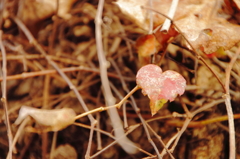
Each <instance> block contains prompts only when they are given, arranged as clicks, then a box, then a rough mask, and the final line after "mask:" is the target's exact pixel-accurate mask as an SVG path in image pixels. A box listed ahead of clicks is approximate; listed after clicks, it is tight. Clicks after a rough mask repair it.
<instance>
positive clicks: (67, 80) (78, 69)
mask: <svg viewBox="0 0 240 159" xmlns="http://www.w3.org/2000/svg"><path fill="white" fill-rule="evenodd" d="M98 3H99V2H98V1H97V0H69V1H67V2H63V1H62V0H59V7H58V12H57V13H56V9H55V8H57V7H56V6H57V1H54V0H52V1H49V2H47V1H37V0H36V1H34V2H33V1H32V0H22V1H14V0H5V1H1V2H0V11H1V15H0V25H1V32H0V41H1V42H0V47H1V57H0V62H1V63H2V64H1V69H2V70H4V62H6V71H7V72H6V73H7V74H5V72H4V71H3V72H2V71H1V73H0V74H1V77H0V80H1V82H2V85H1V89H2V93H1V95H2V101H3V102H2V106H1V107H0V116H1V117H2V118H1V119H0V158H7V157H6V156H7V155H9V156H12V158H13V159H15V158H16V159H26V158H29V159H39V158H42V159H45V158H55V159H77V158H79V159H80V158H101V159H110V158H114V159H117V158H121V159H123V158H124V159H128V158H129V159H130V158H133V159H138V158H148V159H152V158H157V156H158V158H161V157H163V158H164V159H173V158H175V159H225V158H228V157H229V153H230V151H229V145H230V142H229V141H230V140H229V124H228V113H227V110H226V105H225V103H226V99H231V108H232V110H233V114H234V116H233V117H234V122H235V123H234V124H235V127H234V128H235V138H234V137H233V138H234V139H235V141H236V144H235V145H236V158H240V127H239V126H237V125H239V124H240V120H239V118H240V107H239V104H240V87H239V86H240V78H239V77H240V71H239V70H240V58H239V57H240V56H236V59H235V61H234V60H233V59H234V57H235V56H234V55H236V54H239V48H238V46H239V41H240V39H236V40H235V41H233V42H232V41H231V40H230V39H231V38H232V37H233V36H232V32H231V33H227V34H228V35H229V36H228V37H227V36H225V35H223V34H222V32H221V31H219V33H218V36H219V35H220V36H225V37H227V38H228V39H226V38H225V39H224V38H223V39H222V41H224V40H226V41H228V42H229V41H230V42H232V43H234V44H233V45H232V46H231V47H228V48H227V49H224V51H225V52H224V53H223V55H218V53H219V52H220V51H219V50H218V51H216V54H204V53H201V54H199V56H201V58H199V56H197V55H196V54H194V53H193V51H192V50H191V49H189V48H187V45H181V44H182V41H184V40H183V38H179V37H181V34H179V35H178V36H177V37H176V38H175V37H174V38H175V39H176V40H175V41H173V40H171V41H170V43H169V41H168V42H166V43H164V44H163V45H167V47H165V48H164V50H160V51H158V52H157V53H156V54H155V55H151V56H149V57H150V58H153V57H154V58H155V62H156V64H158V65H159V66H160V67H161V68H162V70H163V71H166V70H174V71H176V72H178V73H179V74H181V75H182V76H183V77H184V78H185V79H186V82H187V87H186V90H185V92H184V94H183V95H182V96H180V97H177V98H176V99H175V100H174V101H172V102H167V103H166V104H165V105H164V106H163V108H161V109H160V110H159V111H158V112H157V113H156V114H155V115H154V116H152V115H151V110H150V108H149V99H148V97H147V96H144V95H143V94H142V92H141V91H140V90H138V91H136V92H135V93H134V94H133V95H132V97H133V98H128V99H127V100H125V102H124V103H123V104H122V107H121V108H120V109H117V114H118V115H119V116H120V118H121V120H122V121H124V122H123V124H122V127H123V130H124V132H125V133H126V136H127V138H128V139H129V140H131V143H135V144H134V146H133V149H134V150H136V152H135V151H134V150H133V151H132V152H130V153H129V152H128V153H127V152H126V150H125V151H124V146H121V144H118V143H117V142H119V141H120V140H123V139H122V138H120V139H118V140H116V138H115V137H114V133H115V132H117V131H118V130H116V129H115V130H114V129H113V125H114V124H113V123H112V121H113V118H114V117H112V118H110V117H109V114H111V113H112V112H111V111H110V110H111V109H109V110H106V111H105V110H101V109H98V110H96V112H94V113H89V114H87V116H83V117H81V118H79V119H77V120H76V121H75V123H71V125H70V124H69V126H68V125H67V127H66V126H65V125H61V123H57V124H58V125H57V126H59V127H61V128H59V129H58V128H57V129H54V128H53V126H46V125H47V124H46V123H50V122H53V121H55V118H57V117H58V116H57V115H56V114H57V113H58V112H57V111H55V112H56V113H55V114H54V113H53V114H51V113H50V115H47V113H46V110H47V111H48V110H59V109H63V108H71V109H73V110H74V111H75V113H76V114H77V115H78V114H82V113H84V112H86V108H84V106H83V105H86V106H87V109H88V110H94V109H97V108H100V107H105V106H107V105H108V103H111V99H108V98H110V97H111V96H110V97H109V93H108V94H106V93H105V94H104V92H105V91H103V90H104V89H105V87H106V86H104V85H103V83H105V82H106V80H103V79H102V77H103V71H102V70H101V69H100V59H99V55H98V52H99V51H101V50H99V47H98V46H97V45H96V43H97V42H99V41H97V40H96V23H95V22H96V21H95V17H96V15H97V13H98V12H97V8H98V6H99V4H98ZM229 3H230V2H229ZM232 3H233V2H231V4H228V6H229V7H230V8H231V9H229V8H228V12H227V11H226V15H228V16H227V18H226V19H227V21H228V23H231V25H234V27H236V30H238V29H239V28H238V27H239V23H240V20H239V19H240V18H239V15H240V14H239V13H240V12H239V10H238V9H236V8H237V7H236V4H235V3H234V4H232ZM179 6H180V7H181V4H180V5H179ZM220 8H221V10H220V9H219V10H218V12H221V13H222V14H223V12H224V13H225V10H226V8H227V7H225V10H224V9H223V8H224V7H223V5H222V6H220ZM229 10H231V11H229ZM102 14H103V15H102V25H101V27H100V28H101V29H102V30H101V33H102V34H101V35H102V40H101V42H102V46H103V50H104V55H105V57H106V59H107V66H108V67H107V77H108V80H109V82H107V87H109V88H110V89H111V92H112V94H113V97H114V100H115V102H114V101H113V102H112V103H113V105H114V104H116V103H117V102H120V101H121V100H122V99H123V98H124V97H125V96H126V95H127V94H128V93H129V91H130V90H132V89H133V88H134V87H135V86H136V74H137V71H138V70H139V68H141V66H142V65H144V64H146V61H143V60H144V59H145V57H141V56H140V55H138V54H137V50H138V49H139V48H136V45H135V43H136V41H137V39H138V38H139V37H141V36H143V35H146V34H148V30H146V29H143V28H141V27H140V26H139V24H137V22H136V19H135V20H134V18H131V17H130V16H129V15H126V14H123V13H122V11H121V10H120V8H119V7H118V6H117V5H116V4H115V3H113V2H111V1H105V3H104V8H103V13H102ZM189 14H190V13H189ZM136 16H137V15H136ZM198 16H201V15H198ZM176 23H177V24H178V21H177V22H176ZM179 23H180V22H179ZM221 24H224V23H223V22H222V23H221ZM180 25H181V24H180ZM224 25H225V24H224ZM227 25H228V24H227ZM24 26H26V28H24ZM190 27H191V26H190ZM180 29H181V27H180ZM183 29H184V28H183ZM205 29H207V31H209V30H210V33H209V32H207V33H209V34H211V32H213V33H214V30H211V29H208V28H205ZM227 29H232V28H230V27H227V26H226V28H225V30H227ZM28 31H30V34H27V33H28ZM205 31H206V30H205ZM184 34H187V33H184ZM199 34H200V33H199ZM234 34H236V35H237V36H238V34H239V32H238V33H237V32H236V33H235V32H233V35H234ZM213 35H215V34H213ZM210 36H212V35H210ZM212 37H214V36H212ZM239 37H240V35H239ZM217 38H218V39H219V37H217ZM232 39H234V37H233V38H232ZM222 41H221V40H219V41H218V40H216V41H215V44H216V46H217V45H218V44H219V43H221V42H222ZM190 42H191V41H190ZM230 42H229V43H230ZM192 43H193V46H194V47H199V43H197V42H196V43H197V44H196V43H194V42H192ZM203 43H204V44H203V45H201V46H203V47H205V48H204V49H205V51H206V50H207V49H208V46H207V44H209V43H210V42H209V43H208V42H206V41H204V42H203ZM224 43H227V42H225V41H224ZM210 45H211V46H212V42H211V43H210ZM219 45H220V44H219ZM221 45H223V44H221ZM209 47H210V46H209ZM219 48H221V47H219ZM4 50H5V51H4ZM4 52H5V55H6V57H5V56H4V55H3V54H4ZM165 53H166V54H165ZM161 57H163V59H162V60H161V63H158V62H159V59H161ZM141 58H142V59H141ZM203 61H204V62H203ZM231 62H234V63H233V66H232V68H230V64H231ZM209 68H210V69H209ZM227 68H230V70H228V69H227ZM211 70H213V72H212V71H211ZM214 74H215V75H214ZM5 75H6V76H5ZM216 76H218V77H219V79H217V78H216ZM228 77H230V81H229V82H228V83H227V82H226V79H227V78H228ZM228 87H229V96H227V97H226V95H228V92H227V91H228V90H227V88H228ZM77 92H78V93H77ZM79 95H80V97H79ZM228 97H229V98H228ZM5 98H6V99H7V100H6V101H5V100H4V99H5ZM81 100H82V101H81ZM108 101H110V102H108ZM6 106H7V107H8V109H7V112H8V115H7V117H6V115H5V112H6V109H4V108H6ZM22 106H28V107H32V108H38V109H33V110H34V111H33V112H31V109H29V110H27V111H26V113H29V114H28V115H30V116H31V117H32V118H27V117H26V116H24V117H23V118H22V119H23V120H24V121H26V122H25V123H24V122H22V124H21V125H20V126H19V125H17V124H16V123H15V121H16V119H17V118H18V117H19V116H20V112H19V110H20V108H21V107H22ZM135 106H137V107H138V109H136V107H135ZM36 110H40V113H39V114H38V113H37V112H36ZM42 110H43V111H42ZM87 112H88V111H87ZM34 114H35V115H36V116H37V117H35V118H34ZM113 114H114V113H112V115H113ZM118 115H116V114H114V115H113V116H118ZM25 117H26V118H25ZM74 117H75V116H74ZM34 119H35V120H34ZM92 119H95V120H96V121H97V124H96V125H94V122H93V120H92ZM8 120H9V121H8ZM40 120H42V121H43V122H41V121H40ZM41 123H42V124H41ZM54 124H56V123H54ZM6 125H8V126H9V128H10V129H11V133H12V139H14V140H13V141H15V140H16V143H14V144H15V146H13V149H12V151H13V152H12V155H11V154H8V153H9V151H11V148H10V146H9V141H10V145H12V144H11V143H12V139H11V133H9V129H8V127H7V126H6ZM54 126H56V125H54ZM91 126H92V127H91ZM93 126H96V127H95V128H93ZM118 126H119V125H118ZM63 127H64V129H62V128H63ZM65 127H66V128H65ZM45 130H46V131H45ZM17 132H19V133H17ZM91 133H93V134H91ZM16 134H17V135H16ZM15 138H16V139H15ZM124 138H125V139H126V137H124ZM91 139H92V140H91ZM178 139H179V140H178ZM116 141H117V142H116ZM124 141H125V140H124ZM231 142H232V141H231ZM89 143H90V144H89ZM127 146H129V145H127ZM164 147H165V148H167V149H168V152H166V149H165V148H164ZM105 148H106V149H105ZM129 151H130V149H129Z"/></svg>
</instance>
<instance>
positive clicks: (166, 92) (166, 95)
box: [136, 64, 186, 115]
mask: <svg viewBox="0 0 240 159" xmlns="http://www.w3.org/2000/svg"><path fill="white" fill-rule="evenodd" d="M136 82H137V85H138V86H139V87H141V88H142V93H143V94H144V95H147V96H148V98H149V99H150V109H151V112H152V115H154V114H156V112H157V111H158V110H159V109H160V108H161V107H162V106H163V104H164V103H166V102H167V101H168V100H170V101H173V100H174V99H175V98H176V96H177V95H178V94H179V95H182V94H183V93H184V91H185V88H186V80H185V79H184V78H183V77H182V75H180V74H179V73H177V72H175V71H171V70H168V71H165V72H163V73H162V69H161V68H160V67H159V66H157V65H153V64H148V65H145V66H143V67H142V68H141V69H140V70H139V71H138V73H137V76H136Z"/></svg>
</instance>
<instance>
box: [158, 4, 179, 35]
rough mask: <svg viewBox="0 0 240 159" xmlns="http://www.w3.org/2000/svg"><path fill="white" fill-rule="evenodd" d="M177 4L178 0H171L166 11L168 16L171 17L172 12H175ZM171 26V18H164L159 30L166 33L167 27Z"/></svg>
mask: <svg viewBox="0 0 240 159" xmlns="http://www.w3.org/2000/svg"><path fill="white" fill-rule="evenodd" d="M177 5H178V0H172V4H171V6H170V9H169V12H168V17H169V18H171V19H173V17H174V14H175V12H176V9H177ZM170 26H171V20H170V19H168V18H167V19H166V20H165V21H164V23H163V26H162V28H161V30H160V31H161V32H164V33H167V32H168V30H169V27H170Z"/></svg>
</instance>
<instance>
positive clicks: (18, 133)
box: [7, 116, 30, 159]
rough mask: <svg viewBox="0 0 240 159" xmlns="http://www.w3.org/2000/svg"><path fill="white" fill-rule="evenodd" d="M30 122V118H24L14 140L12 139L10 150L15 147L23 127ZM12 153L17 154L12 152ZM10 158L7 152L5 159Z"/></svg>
mask: <svg viewBox="0 0 240 159" xmlns="http://www.w3.org/2000/svg"><path fill="white" fill-rule="evenodd" d="M29 121H30V117H29V116H28V117H26V118H25V119H24V120H23V122H22V123H21V125H20V126H19V127H18V130H17V132H16V134H15V136H14V139H13V143H12V149H13V148H14V147H15V145H16V143H17V140H18V138H19V137H20V135H21V133H22V132H23V131H24V127H25V126H26V125H27V123H28V122H29ZM14 153H17V151H16V152H14ZM9 157H10V153H9V152H8V155H7V159H9Z"/></svg>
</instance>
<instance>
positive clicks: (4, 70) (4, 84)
mask: <svg viewBox="0 0 240 159" xmlns="http://www.w3.org/2000/svg"><path fill="white" fill-rule="evenodd" d="M2 34H3V31H2V30H0V48H1V52H2V58H3V60H2V78H3V81H2V83H1V84H2V98H1V101H2V103H3V108H4V113H5V124H6V127H7V136H8V143H9V153H10V154H9V158H10V159H12V150H13V147H12V140H13V137H12V131H11V125H10V121H9V116H8V105H7V79H6V78H7V60H6V51H5V48H4V46H3V43H2Z"/></svg>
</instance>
